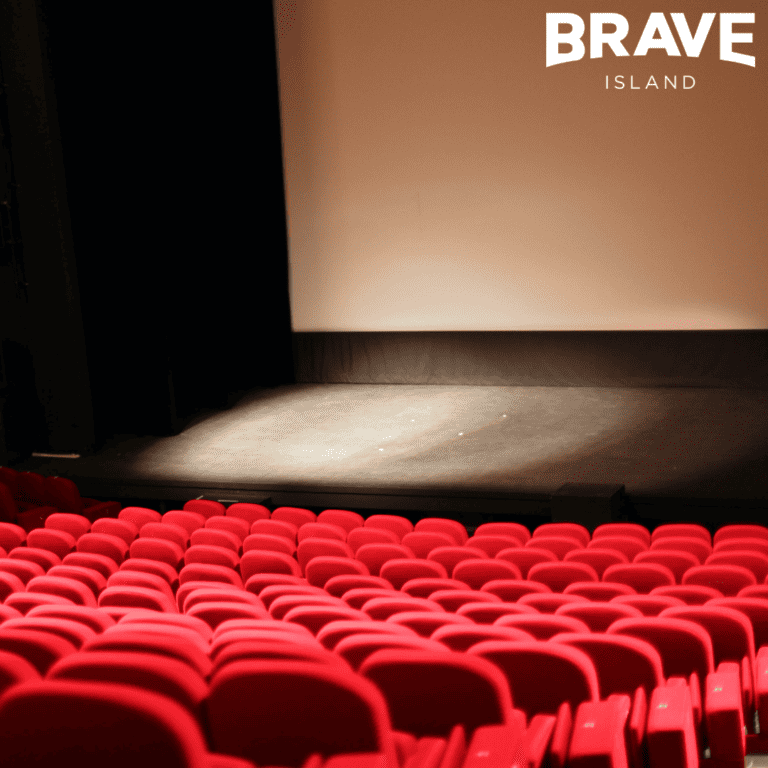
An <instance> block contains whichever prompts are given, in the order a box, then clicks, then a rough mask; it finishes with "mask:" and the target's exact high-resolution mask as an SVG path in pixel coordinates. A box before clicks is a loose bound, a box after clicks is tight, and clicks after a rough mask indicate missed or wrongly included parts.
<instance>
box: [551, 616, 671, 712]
mask: <svg viewBox="0 0 768 768" xmlns="http://www.w3.org/2000/svg"><path fill="white" fill-rule="evenodd" d="M605 607H610V606H605ZM550 642H552V643H562V644H565V645H568V646H570V647H572V648H578V649H579V650H580V651H583V652H584V653H585V654H586V655H587V656H589V658H590V659H591V661H592V663H593V664H594V667H595V670H596V672H597V678H598V681H599V685H600V698H601V699H607V698H608V696H611V695H613V694H621V693H624V694H628V695H630V696H633V695H634V693H635V691H636V690H637V688H638V686H642V687H643V689H644V690H645V693H646V696H647V697H649V698H650V696H651V694H652V693H653V690H654V688H656V687H657V686H659V685H664V669H663V665H662V661H661V656H660V655H659V652H658V651H657V650H656V648H655V647H654V646H653V645H651V644H650V643H649V642H647V641H646V640H642V639H639V638H637V637H631V636H629V635H620V634H618V635H617V634H604V633H587V634H584V633H581V634H567V633H566V634H561V635H556V636H555V637H553V638H552V639H551V641H550Z"/></svg>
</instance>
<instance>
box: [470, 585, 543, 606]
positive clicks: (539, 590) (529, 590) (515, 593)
mask: <svg viewBox="0 0 768 768" xmlns="http://www.w3.org/2000/svg"><path fill="white" fill-rule="evenodd" d="M480 591H481V592H490V594H492V595H498V596H499V597H500V598H501V599H502V600H503V601H504V602H505V603H515V602H517V601H518V600H519V599H520V598H521V597H522V596H523V595H530V594H550V593H551V592H552V590H551V589H550V588H549V587H548V586H547V585H546V584H541V583H540V582H536V581H528V580H526V579H493V580H492V581H487V582H486V583H485V584H483V586H482V587H480Z"/></svg>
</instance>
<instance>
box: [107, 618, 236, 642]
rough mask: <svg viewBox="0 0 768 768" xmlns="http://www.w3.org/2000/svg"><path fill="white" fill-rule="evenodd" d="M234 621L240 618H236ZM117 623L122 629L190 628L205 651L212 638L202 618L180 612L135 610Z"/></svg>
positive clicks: (160, 629) (174, 629) (173, 629)
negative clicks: (137, 627)
mask: <svg viewBox="0 0 768 768" xmlns="http://www.w3.org/2000/svg"><path fill="white" fill-rule="evenodd" d="M236 621H242V620H241V619H236ZM119 624H120V626H121V628H123V629H130V628H135V627H136V626H137V625H138V626H139V627H140V628H141V629H143V630H145V631H149V632H155V631H161V632H162V631H163V630H164V629H165V628H170V630H171V631H172V632H176V630H177V629H178V628H181V629H185V630H192V631H193V632H194V633H196V634H197V635H199V638H200V639H202V642H203V644H202V645H201V648H203V649H204V650H206V651H207V650H209V649H208V643H210V642H211V639H212V638H213V631H212V630H211V628H210V627H209V626H208V625H207V624H206V623H205V622H204V621H203V620H202V619H198V618H195V617H194V616H184V615H182V614H180V613H158V612H157V611H143V610H137V611H132V612H130V613H126V614H125V616H123V617H122V618H121V619H120V621H119ZM184 636H185V637H192V638H193V640H194V641H195V642H197V643H198V644H199V643H200V639H198V638H197V637H195V636H194V635H189V634H188V633H186V632H185V633H184Z"/></svg>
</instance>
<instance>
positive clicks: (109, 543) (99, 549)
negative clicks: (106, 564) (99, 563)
mask: <svg viewBox="0 0 768 768" xmlns="http://www.w3.org/2000/svg"><path fill="white" fill-rule="evenodd" d="M91 528H93V526H91ZM135 543H137V542H134V544H135ZM131 546H133V544H132V545H131ZM77 551H78V552H91V553H93V554H96V555H104V556H106V557H111V558H112V559H113V560H114V561H115V562H116V563H117V564H118V565H120V563H122V562H123V560H124V559H125V556H126V554H127V553H128V545H127V544H126V543H125V540H124V539H121V538H120V537H119V536H113V535H111V534H108V533H84V534H83V535H82V536H81V537H80V538H79V539H78V540H77Z"/></svg>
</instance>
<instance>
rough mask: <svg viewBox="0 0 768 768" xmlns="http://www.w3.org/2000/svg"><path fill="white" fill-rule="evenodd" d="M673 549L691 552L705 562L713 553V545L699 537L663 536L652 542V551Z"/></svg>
mask: <svg viewBox="0 0 768 768" xmlns="http://www.w3.org/2000/svg"><path fill="white" fill-rule="evenodd" d="M659 550H665V551H666V550H673V551H676V552H689V553H690V554H692V555H694V556H695V557H697V558H698V559H699V562H700V563H703V562H704V561H705V560H706V559H707V558H708V557H709V556H710V555H711V554H712V545H711V544H708V543H707V542H706V541H703V540H702V539H700V538H697V537H682V536H663V537H661V538H659V539H655V540H654V541H653V542H651V547H650V550H649V551H651V552H656V551H659Z"/></svg>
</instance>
